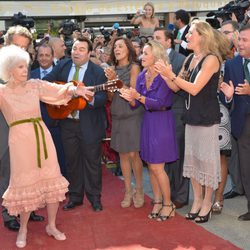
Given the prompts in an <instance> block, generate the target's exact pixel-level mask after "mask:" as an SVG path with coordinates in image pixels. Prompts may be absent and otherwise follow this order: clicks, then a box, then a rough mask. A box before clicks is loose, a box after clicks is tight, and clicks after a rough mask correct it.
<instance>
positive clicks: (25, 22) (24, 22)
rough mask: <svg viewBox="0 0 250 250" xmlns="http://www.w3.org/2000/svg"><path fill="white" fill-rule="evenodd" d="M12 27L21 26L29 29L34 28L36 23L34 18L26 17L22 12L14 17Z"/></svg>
mask: <svg viewBox="0 0 250 250" xmlns="http://www.w3.org/2000/svg"><path fill="white" fill-rule="evenodd" d="M12 25H21V26H23V27H25V28H27V29H30V28H33V27H34V25H35V21H34V19H33V18H30V17H26V16H25V15H24V14H22V13H21V12H18V13H17V14H14V15H13V17H12Z"/></svg>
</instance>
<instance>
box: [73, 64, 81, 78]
mask: <svg viewBox="0 0 250 250" xmlns="http://www.w3.org/2000/svg"><path fill="white" fill-rule="evenodd" d="M75 67H76V70H75V73H74V75H73V80H74V81H78V80H79V79H78V78H79V70H80V67H78V66H75Z"/></svg>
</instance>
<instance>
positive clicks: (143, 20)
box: [131, 2, 159, 37]
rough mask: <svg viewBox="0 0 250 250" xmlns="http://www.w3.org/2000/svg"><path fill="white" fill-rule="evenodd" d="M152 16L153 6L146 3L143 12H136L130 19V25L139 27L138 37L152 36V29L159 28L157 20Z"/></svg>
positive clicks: (153, 12)
mask: <svg viewBox="0 0 250 250" xmlns="http://www.w3.org/2000/svg"><path fill="white" fill-rule="evenodd" d="M154 14H155V10H154V5H153V4H152V3H150V2H147V3H146V4H145V5H144V7H143V10H137V12H136V14H135V16H134V17H133V18H132V19H131V24H133V25H139V26H140V37H143V36H144V37H149V36H153V33H154V29H155V28H156V27H159V19H158V18H157V17H155V16H154Z"/></svg>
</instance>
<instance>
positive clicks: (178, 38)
mask: <svg viewBox="0 0 250 250" xmlns="http://www.w3.org/2000/svg"><path fill="white" fill-rule="evenodd" d="M176 39H177V40H180V39H181V32H180V31H179V30H178V33H177V37H176Z"/></svg>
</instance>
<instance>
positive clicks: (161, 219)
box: [157, 202, 176, 221]
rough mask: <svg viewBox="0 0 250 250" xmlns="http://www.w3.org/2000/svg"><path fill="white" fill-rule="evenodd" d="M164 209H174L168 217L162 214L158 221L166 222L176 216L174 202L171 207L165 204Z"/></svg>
mask: <svg viewBox="0 0 250 250" xmlns="http://www.w3.org/2000/svg"><path fill="white" fill-rule="evenodd" d="M162 207H171V208H172V209H171V211H170V213H169V214H168V215H162V214H160V215H159V216H158V218H157V221H165V220H167V219H169V218H170V217H174V216H175V210H176V207H175V205H174V204H173V203H172V202H171V203H170V204H169V205H166V204H163V205H162Z"/></svg>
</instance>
